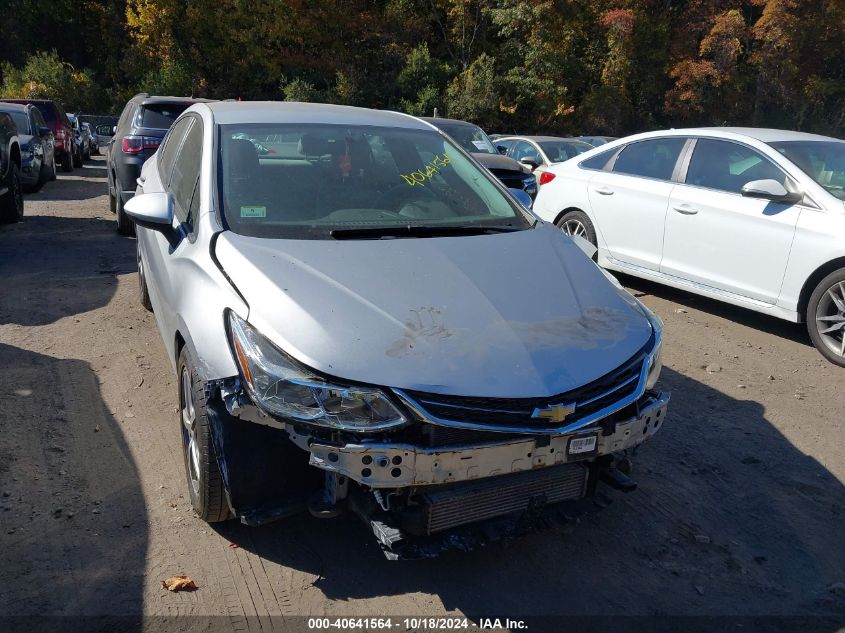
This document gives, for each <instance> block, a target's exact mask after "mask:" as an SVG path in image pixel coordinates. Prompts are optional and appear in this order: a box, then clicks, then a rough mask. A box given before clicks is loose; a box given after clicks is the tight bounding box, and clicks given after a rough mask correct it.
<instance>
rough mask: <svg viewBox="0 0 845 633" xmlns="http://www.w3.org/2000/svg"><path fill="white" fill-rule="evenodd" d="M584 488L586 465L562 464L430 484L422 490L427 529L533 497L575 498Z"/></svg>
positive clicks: (522, 504)
mask: <svg viewBox="0 0 845 633" xmlns="http://www.w3.org/2000/svg"><path fill="white" fill-rule="evenodd" d="M586 490H587V468H586V467H585V466H583V465H582V464H564V465H561V466H553V467H550V468H540V469H537V470H531V471H526V472H521V473H515V474H512V475H502V476H499V477H489V478H485V479H479V480H478V481H472V482H466V483H461V484H456V485H454V486H450V487H448V488H433V489H432V490H431V491H429V492H426V493H424V495H423V499H424V500H425V504H426V517H425V519H426V520H425V521H424V525H426V526H427V531H426V532H427V533H428V534H433V533H435V532H440V531H442V530H447V529H449V528H453V527H456V526H458V525H465V524H467V523H474V522H476V521H483V520H484V519H490V518H493V517H498V516H503V515H506V514H511V513H515V512H520V511H523V510H525V509H526V508H528V506H529V504H530V503H531V502H532V499H534V500H541V499H542V500H543V501H544V502H545V503H557V502H558V501H566V500H568V499H579V498H581V497H583V496H584V494H585V493H586Z"/></svg>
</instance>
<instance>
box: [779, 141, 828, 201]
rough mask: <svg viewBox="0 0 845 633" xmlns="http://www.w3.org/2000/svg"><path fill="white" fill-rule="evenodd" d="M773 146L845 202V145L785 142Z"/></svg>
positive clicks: (822, 142)
mask: <svg viewBox="0 0 845 633" xmlns="http://www.w3.org/2000/svg"><path fill="white" fill-rule="evenodd" d="M771 145H772V146H773V147H774V148H775V149H776V150H777V151H779V152H780V153H781V154H783V155H784V156H786V157H787V158H788V159H789V160H791V161H792V162H793V163H795V164H796V165H798V167H800V168H801V169H802V170H803V171H805V172H806V173H807V174H808V175H809V176H810V177H811V178H812V179H813V180H815V181H816V182H817V183H819V184H820V185H821V186H822V187H824V188H825V189H827V190H828V191H829V192H830V193H832V194H833V195H834V196H836V197H837V198H839V199H840V200H845V143H843V142H842V141H783V142H780V143H771Z"/></svg>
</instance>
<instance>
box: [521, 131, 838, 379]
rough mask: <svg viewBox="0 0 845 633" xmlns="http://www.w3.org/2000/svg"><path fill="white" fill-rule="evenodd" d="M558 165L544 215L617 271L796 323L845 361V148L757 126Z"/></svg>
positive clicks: (651, 142) (647, 142)
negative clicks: (586, 243)
mask: <svg viewBox="0 0 845 633" xmlns="http://www.w3.org/2000/svg"><path fill="white" fill-rule="evenodd" d="M551 170H552V171H553V172H554V173H555V175H556V178H555V179H554V181H552V183H550V184H548V185H547V186H545V187H543V188H542V190H541V194H540V196H539V197H538V200H537V203H536V205H535V210H536V212H537V213H538V214H539V215H540V216H541V217H543V218H544V219H546V220H549V221H551V222H555V223H556V224H557V225H558V226H559V227H561V228H562V229H563V231H564V232H565V233H570V234H577V235H582V236H584V237H585V238H587V239H589V240H590V241H591V242H593V244H595V245H596V246H597V247H598V262H599V263H600V264H601V265H602V266H604V267H606V268H609V269H611V270H617V271H621V272H625V273H628V274H631V275H634V276H637V277H643V278H646V279H652V280H654V281H658V282H661V283H664V284H667V285H669V286H674V287H676V288H682V289H684V290H688V291H690V292H693V293H696V294H701V295H704V296H708V297H712V298H714V299H718V300H721V301H725V302H727V303H731V304H734V305H738V306H743V307H746V308H749V309H751V310H756V311H758V312H763V313H765V314H770V315H772V316H776V317H779V318H782V319H786V320H789V321H793V322H802V321H804V322H806V324H807V329H808V330H809V333H810V338H811V339H812V341H813V343H814V344H815V346H816V347H817V348H818V349H819V351H820V352H821V353H822V355H824V357H825V358H827V359H828V360H830V361H831V362H833V363H836V364H838V365H842V366H845V337H843V333H845V332H843V330H845V206H843V200H845V142H843V141H841V140H839V139H835V138H830V137H825V136H816V135H813V134H805V133H801V132H788V131H784V130H766V129H754V128H712V129H706V128H702V129H688V130H669V131H663V132H651V133H647V134H639V135H637V136H632V137H628V138H625V139H622V140H619V141H615V142H612V143H609V144H607V145H606V146H602V147H599V148H596V149H594V150H591V151H590V152H587V153H585V154H584V155H583V156H581V157H580V160H577V161H569V162H567V163H563V164H561V165H558V166H556V167H552V168H551Z"/></svg>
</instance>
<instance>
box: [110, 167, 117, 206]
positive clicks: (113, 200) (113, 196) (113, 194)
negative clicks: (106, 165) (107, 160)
mask: <svg viewBox="0 0 845 633" xmlns="http://www.w3.org/2000/svg"><path fill="white" fill-rule="evenodd" d="M108 180H109V211H111V212H112V213H116V212H117V184H116V182H117V180H116V179H115V178H114V173H113V172H112V171H111V170H109V179H108Z"/></svg>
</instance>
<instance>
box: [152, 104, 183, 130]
mask: <svg viewBox="0 0 845 633" xmlns="http://www.w3.org/2000/svg"><path fill="white" fill-rule="evenodd" d="M189 105H191V104H190V103H162V104H155V105H146V106H143V107H142V108H141V127H151V128H156V129H159V130H168V129H170V126H171V125H173V122H174V121H175V120H176V119H177V118H179V115H180V114H182V113H183V112H184V111H185V110H187V108H188V106H189Z"/></svg>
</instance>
